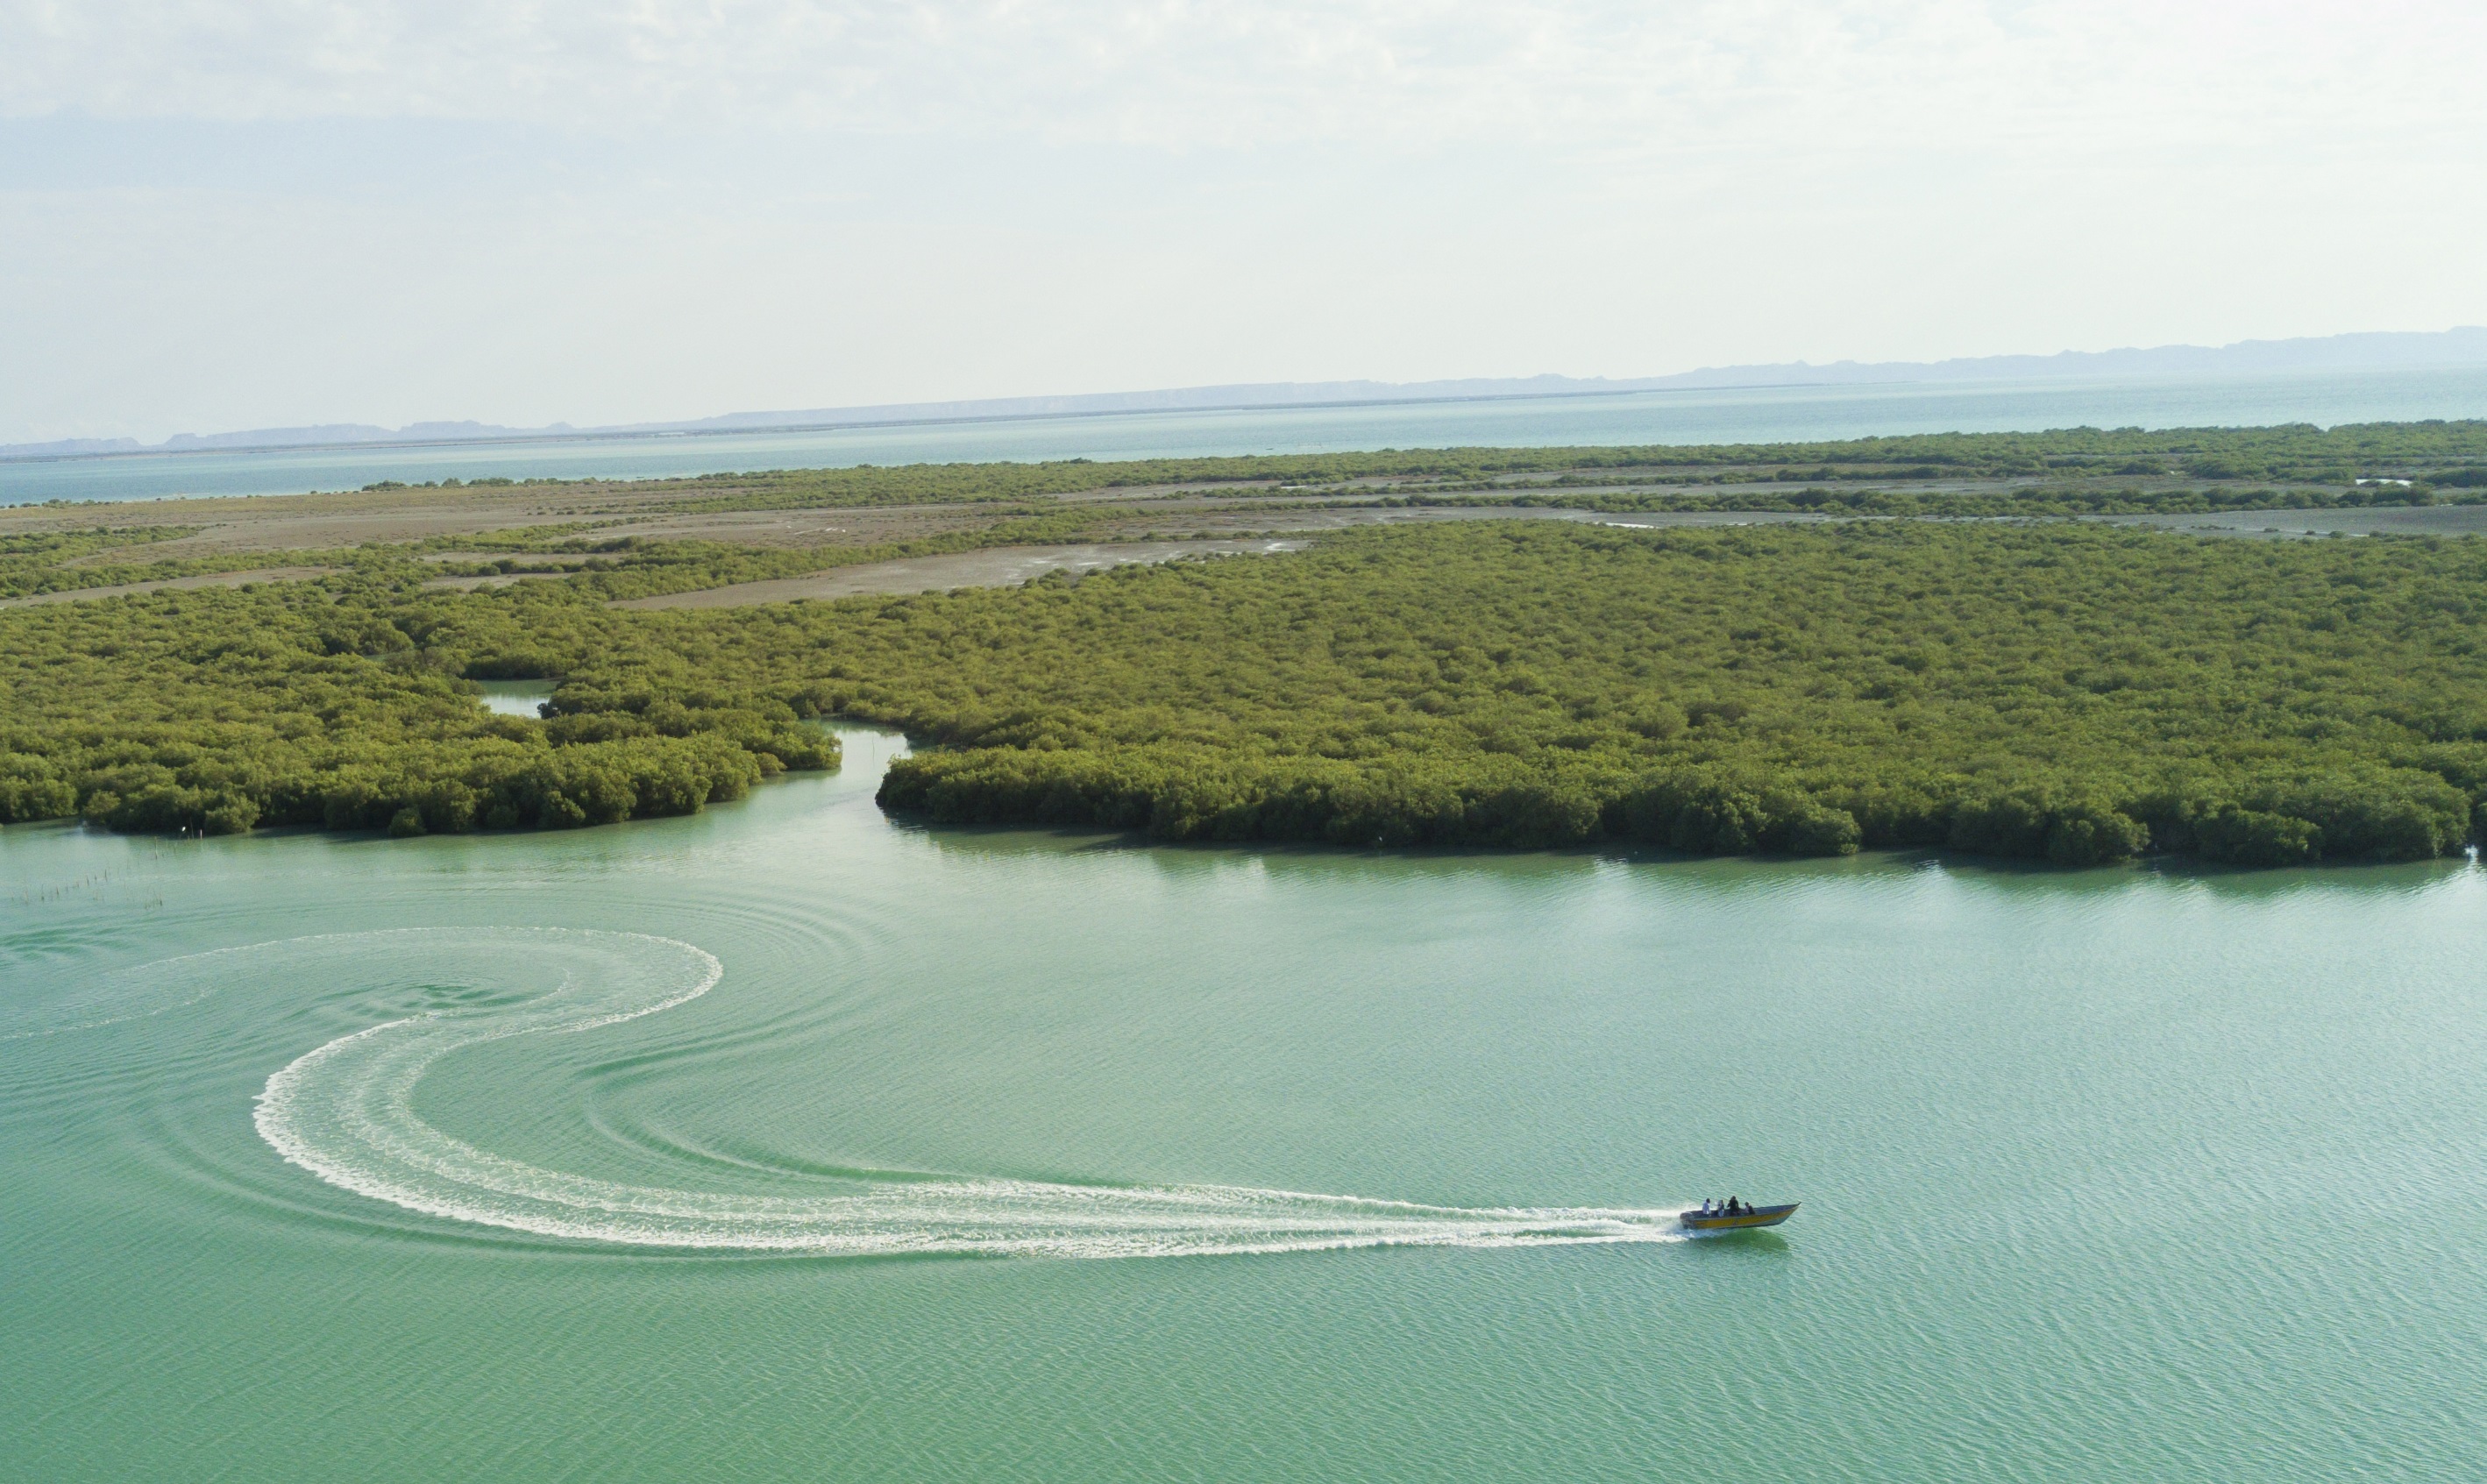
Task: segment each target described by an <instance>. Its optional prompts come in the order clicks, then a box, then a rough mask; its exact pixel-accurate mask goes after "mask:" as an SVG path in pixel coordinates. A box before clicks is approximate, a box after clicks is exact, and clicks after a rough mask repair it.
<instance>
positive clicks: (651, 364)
mask: <svg viewBox="0 0 2487 1484" xmlns="http://www.w3.org/2000/svg"><path fill="white" fill-rule="evenodd" d="M2481 57H2487V7H2482V6H2480V5H2479V4H2477V3H2476V0H2358V3H2354V4H2352V3H2333V0H2298V3H2293V4H2292V3H2288V0H2268V3H2260V4H2249V3H2245V0H2195V3H2188V0H2091V3H2047V0H2032V3H2000V0H1879V3H1871V4H1867V3H1842V0H1749V3H1743V4H1697V3H1672V0H1641V3H1637V4H1610V3H1602V0H1495V3H1483V0H1442V3H1427V0H1329V3H1324V4H1305V3H1300V0H1263V3H1241V0H1230V3H1227V4H1223V5H1209V4H1194V3H1185V0H1165V3H1096V4H1076V3H1054V0H990V3H949V0H913V3H900V0H816V3H796V0H631V3H624V4H605V5H591V4H586V3H576V0H489V3H488V0H420V3H417V0H403V3H386V0H258V3H249V0H154V3H147V0H0V441H16V440H22V439H31V438H39V437H59V436H69V435H94V434H135V435H138V436H143V437H149V438H155V437H161V436H162V435H164V434H168V433H172V432H179V431H195V432H209V431H218V430H225V429H234V428H247V427H262V426H269V425H278V424H295V423H308V422H321V421H361V422H378V423H387V424H392V425H394V424H399V423H403V422H406V421H410V420H414V419H419V418H454V417H474V418H481V419H485V420H488V421H493V422H504V423H521V424H531V423H541V422H547V421H552V420H555V419H562V420H568V421H571V422H574V423H596V422H614V421H625V420H635V419H655V418H670V417H687V416H698V415H704V414H709V413H715V412H724V411H732V410H741V409H756V408H772V407H805V406H835V405H842V404H854V403H869V402H891V401H908V400H918V399H932V398H953V397H975V396H1002V395H1016V394H1022V393H1046V392H1076V391H1105V390H1123V389H1132V388H1142V387H1154V386H1172V385H1187V384H1198V383H1203V382H1221V381H1247V380H1299V379H1327V378H1348V377H1377V378H1389V379H1418V378H1433V377H1448V376H1508V375H1529V374H1533V373H1537V372H1546V371H1553V372H1562V373H1567V374H1571V375H1580V376H1591V375H1609V376H1635V375H1650V374H1657V373H1663V372H1669V371H1678V370H1684V369H1688V368H1691V367H1693V366H1698V365H1703V364H1718V363H1727V362H1742V361H1765V360H1787V359H1799V358H1802V359H1811V360H1828V359H1837V358H1843V357H1848V358H1857V359H1872V360H1884V359H1925V358H1935V357H1941V356H1946V355H1961V354H1980V353H1987V352H1998V351H2047V350H2062V349H2068V348H2073V349H2105V348H2109V347H2113V346H2120V345H2135V344H2162V343H2168V342H2194V343H2221V342H2224V341H2229V340H2235V339H2240V338H2247V337H2274V336H2286V335H2310V334H2328V333H2333V332H2336V331H2342V330H2357V329H2441V328H2444V327H2446V326H2448V325H2452V324H2458V323H2475V322H2482V321H2487V272H2482V271H2481V264H2482V262H2487V78H2482V73H2481V71H2480V69H2479V59H2480V58H2481Z"/></svg>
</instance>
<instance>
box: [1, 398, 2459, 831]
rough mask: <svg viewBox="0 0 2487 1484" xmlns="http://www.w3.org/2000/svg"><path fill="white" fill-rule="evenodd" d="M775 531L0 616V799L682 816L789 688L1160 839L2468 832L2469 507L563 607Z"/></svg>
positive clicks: (1349, 548) (957, 806)
mask: <svg viewBox="0 0 2487 1484" xmlns="http://www.w3.org/2000/svg"><path fill="white" fill-rule="evenodd" d="M2050 436H2056V435H2050ZM2100 436H2102V437H2106V436H2110V435H2104V434H2102V435H2100ZM1893 441H1899V440H1893ZM1049 521H1050V518H1043V523H1039V524H1035V525H1032V526H1031V527H1030V529H1044V530H1049V529H1051V525H1050V523H1049ZM947 539H948V538H944V540H947ZM818 555H819V554H818V553H812V555H811V558H810V559H812V560H815V561H817V559H818ZM790 560H793V558H789V557H788V556H786V554H784V553H757V554H753V553H747V552H746V553H741V554H738V553H737V552H736V551H734V550H732V549H726V548H708V547H691V546H666V547H624V548H619V549H618V550H617V552H616V553H615V554H614V555H613V557H612V559H611V562H610V563H609V565H605V566H603V567H601V570H598V571H592V572H585V573H581V574H576V575H574V576H571V577H568V578H562V579H558V580H546V581H536V582H528V583H523V584H518V585H516V586H513V587H510V588H507V589H501V590H495V591H488V592H478V593H449V592H442V591H439V590H436V589H426V588H424V587H423V586H422V585H421V584H422V581H423V579H424V578H426V577H428V576H430V575H432V574H434V573H435V572H437V570H438V568H437V566H436V565H423V564H417V563H415V562H412V561H410V560H406V559H405V558H403V557H395V558H392V557H389V556H387V555H385V554H384V553H371V552H366V553H363V554H362V555H361V556H360V557H358V558H357V560H356V562H355V564H354V566H353V568H352V570H351V571H349V572H346V573H343V574H340V575H338V576H335V577H332V578H328V579H325V580H323V581H321V582H318V583H309V584H304V583H290V584H271V585H267V586H264V587H260V588H255V589H245V590H240V591H200V592H188V593H179V594H173V593H165V594H156V595H152V596H147V597H139V598H125V599H115V600H109V601H104V602H84V603H77V604H63V605H57V606H51V607H40V608H28V609H20V610H13V611H9V612H6V613H0V822H10V821H19V820H31V819H41V818H52V817H59V816H63V815H67V814H70V813H82V814H83V815H85V816H86V817H87V818H89V819H91V820H95V821H97V822H99V823H101V824H104V825H107V826H111V827H115V828H123V829H203V830H209V831H220V830H234V829H240V828H247V827H251V826H254V825H266V824H309V825H321V826H331V827H343V828H393V829H397V830H399V831H401V832H411V831H415V830H457V829H468V828H478V827H512V826H558V825H570V824H582V823H597V822H604V821H611V820H620V819H628V818H632V817H637V816H643V815H649V814H659V813H679V812H684V811H686V810H689V809H695V808H697V807H699V806H700V804H701V803H702V802H704V801H706V800H708V799H712V798H731V797H734V796H735V795H737V794H739V793H741V791H743V790H744V789H747V788H748V787H749V786H750V785H751V784H752V783H753V782H754V781H756V780H757V779H759V778H761V777H763V776H766V775H767V774H768V773H770V772H773V771H776V770H780V769H783V768H814V767H821V766H827V765H829V764H831V763H833V762H834V758H835V745H834V742H833V741H832V740H831V739H829V738H827V737H826V736H825V734H823V733H821V732H820V731H818V730H817V729H815V728H811V727H806V726H804V725H802V724H801V722H802V720H803V719H804V718H809V717H815V716H821V715H847V716H853V717H858V718H865V719H873V720H880V721H886V722H892V723H896V724H900V725H903V726H906V727H908V729H909V730H910V732H911V733H912V734H913V735H915V736H916V737H917V739H918V740H919V741H920V742H924V743H927V744H928V745H927V747H926V750H924V751H922V752H920V753H918V754H917V755H916V756H915V757H913V758H911V759H908V760H907V761H905V762H902V763H901V764H900V765H898V766H897V767H896V768H895V769H893V770H892V771H891V773H890V775H889V777H888V778H887V780H886V782H885V784H884V787H883V791H882V798H883V801H884V802H885V803H886V804H887V805H888V806H890V807H892V808H894V809H900V810H905V811H911V812H915V813H918V814H921V815H924V816H927V817H930V818H932V819H936V820H940V821H949V822H989V823H1040V824H1059V825H1069V826H1105V827H1113V828H1132V829H1144V830H1147V831H1150V832H1152V833H1154V834H1156V835H1159V836H1160V837H1165V838H1177V839H1184V838H1197V839H1236V840H1244V839H1300V840H1325V841H1332V842H1338V843H1345V844H1354V845H1371V844H1375V843H1381V844H1386V845H1409V844H1434V845H1475V846H1496V847H1531V846H1541V845H1556V844H1566V843H1576V842H1587V841H1598V840H1620V841H1640V842H1647V843H1651V844H1655V845H1662V846H1665V847H1669V848H1673V849H1678V850H1686V851H1695V852H1744V851H1765V852H1784V853H1795V854H1838V853H1842V852H1846V851H1851V850H1855V849H1858V848H1859V847H1860V846H1861V847H1868V848H1872V847H1884V846H1910V847H1942V848H1949V849H1956V850H1961V851H1967V852H1977V853H1983V854H2001V855H2014V856H2026V857H2038V858H2046V859H2052V860H2055V861H2058V862H2063V863H2067V864H2079V863H2085V862H2091V861H2099V860H2108V859H2114V858H2118V857H2122V856H2126V855H2131V854H2137V853H2140V852H2143V851H2150V850H2165V851H2176V852H2185V853H2191V854H2198V855H2201V856H2205V857H2208V858H2211V859H2216V860H2223V861H2233V862H2238V863H2243V864H2256V865H2267V864H2284V863H2289V862H2295V861H2305V860H2315V859H2409V858H2421V857H2426V856H2430V855H2436V854H2444V853H2446V852H2451V851H2456V850H2458V849H2459V848H2460V847H2461V846H2462V845H2463V844H2464V843H2465V842H2467V841H2470V840H2472V839H2473V838H2475V837H2476V836H2477V834H2478V832H2479V830H2480V827H2481V826H2482V824H2487V817H2483V816H2482V812H2481V806H2482V802H2483V801H2487V656H2482V654H2481V652H2480V640H2481V625H2482V620H2487V542H2480V541H2475V540H2469V539H2450V540H2445V539H2438V538H2426V539H2401V538H2373V539H2361V540H2338V541H2311V542H2249V541H2238V540H2217V539H2212V540H2205V539H2200V538H2194V537H2189V536H2180V535H2172V534H2168V533H2165V532H2154V531H2141V530H2131V529H2114V528H2107V527H2102V526H2097V525H2078V524H2040V525H2019V524H1995V523H1972V524H1949V523H1929V522H1918V521H1898V522H1895V521H1870V522H1847V523H1839V524H1832V525H1823V526H1780V527H1750V528H1739V529H1710V530H1674V531H1635V530H1623V529H1611V528H1598V527H1590V526H1575V525H1563V524H1555V523H1551V522H1544V521H1493V522H1473V523H1470V522H1462V523H1457V524H1440V525H1430V526H1421V527H1406V528H1396V529H1375V530H1362V531H1354V532H1347V533H1342V534H1337V535H1332V536H1327V537H1325V538H1324V539H1323V540H1322V542H1321V543H1320V545H1319V546H1316V547H1315V548H1314V549H1313V550H1312V551H1310V552H1307V553H1304V554H1301V555H1297V556H1290V557H1278V558H1241V559H1233V560H1226V561H1218V562H1210V563H1184V564H1178V565H1176V566H1173V567H1169V568H1161V569H1140V568H1127V569H1123V570H1120V571H1118V572H1115V573H1112V574H1101V575H1097V576H1092V577H1089V578H1086V579H1084V580H1079V581H1072V580H1067V579H1060V578H1056V579H1048V580H1046V581H1042V582H1038V583H1035V584H1032V585H1030V586H1028V587H1026V588H1022V589H1015V590H986V591H963V592H959V593H954V594H949V595H928V596H924V597H918V598H906V599H854V600H848V601H845V602H836V603H802V604H779V605H773V606H769V607H765V608H750V609H719V610H700V611H677V612H635V611H622V610H616V609H613V608H611V607H609V606H607V605H606V603H607V602H609V601H610V600H611V599H613V598H616V597H621V596H629V595H631V594H634V593H637V592H641V591H646V590H651V589H654V590H660V591H661V590H678V589H679V588H681V587H683V586H697V585H701V584H703V583H706V582H712V581H714V580H719V579H720V578H725V579H740V578H741V577H742V576H744V575H749V574H757V573H756V572H755V570H754V569H755V567H756V568H763V569H768V571H769V572H770V573H771V574H773V573H774V572H775V570H776V568H777V566H778V565H780V564H783V563H785V562H788V561H790ZM527 676H540V677H547V678H558V679H560V680H561V681H562V685H561V686H560V689H559V691H558V692H557V695H556V697H555V703H554V707H553V710H554V712H555V714H554V715H553V716H551V717H550V718H549V719H546V720H537V719H532V718H513V717H491V716H489V715H487V714H484V713H483V711H482V710H481V708H480V707H479V706H478V705H477V704H476V703H475V701H474V700H473V698H472V697H471V696H470V695H468V694H466V693H465V692H464V690H463V688H462V680H461V678H466V679H472V678H487V677H527Z"/></svg>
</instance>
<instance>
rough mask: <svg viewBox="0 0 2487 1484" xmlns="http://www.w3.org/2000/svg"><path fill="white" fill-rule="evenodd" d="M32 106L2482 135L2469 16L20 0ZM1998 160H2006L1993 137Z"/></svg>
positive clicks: (1578, 141) (2407, 3) (1115, 126)
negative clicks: (2435, 129) (2432, 129)
mask: <svg viewBox="0 0 2487 1484" xmlns="http://www.w3.org/2000/svg"><path fill="white" fill-rule="evenodd" d="M0 39H5V42H6V44H5V45H0V58H5V59H7V60H5V61H0V99H5V106H6V107H7V108H8V109H10V110H11V111H13V112H17V113H30V112H42V111H48V110H55V109H78V110H83V111H86V112H89V113H93V114H98V115H105V116H125V115H176V116H196V117H205V118H217V119H261V118H305V117H321V116H331V115H344V116H391V117H421V118H444V119H465V120H501V121H523V122H529V123H537V124H549V125H554V126H566V127H589V128H598V127H641V126H648V125H650V124H665V123H678V124H682V123H690V124H700V125H707V126H716V125H734V126H767V127H771V128H785V127H826V128H836V129H856V128H861V129H874V130H889V131H921V132H934V133H943V134H962V135H970V136H972V135H977V134H988V133H1003V132H1019V131H1026V130H1035V131H1038V132H1040V133H1042V134H1044V135H1046V136H1048V137H1050V138H1054V139H1058V140H1081V141H1114V142H1121V143H1145V144H1151V145H1166V146H1174V147H1179V148H1180V147H1193V146H1219V147H1234V146H1237V145H1243V144H1261V143H1271V142H1279V141H1301V140H1323V141H1332V142H1342V141H1355V142H1363V143H1373V142H1385V141H1387V142H1399V143H1411V144H1423V143H1433V142H1439V141H1444V140H1452V139H1463V138H1474V137H1479V136H1489V135H1491V136H1495V137H1502V138H1514V137H1518V138H1527V139H1533V140H1539V141H1546V142H1560V143H1568V144H1572V145H1578V146H1584V147H1590V148H1598V149H1609V148H1614V147H1616V146H1618V145H1619V144H1623V143H1625V142H1626V141H1631V142H1633V143H1636V144H1638V145H1640V146H1641V147H1644V148H1646V147H1648V146H1650V145H1656V146H1658V147H1661V148H1664V147H1669V146H1676V147H1681V146H1688V145H1693V144H1700V143H1705V142H1706V143H1719V142H1722V141H1723V142H1729V143H1734V142H1738V141H1743V142H1751V141H1752V140H1754V139H1755V138H1756V136H1759V137H1760V138H1764V139H1768V138H1797V137H1802V136H1803V135H1804V134H1805V132H1806V131H1807V130H1809V129H1812V128H1818V127H1823V126H1836V127H1838V128H1839V129H1841V130H1842V131H1843V133H1844V134H1845V135H1846V136H1848V137H1849V138H1850V139H1851V140H1852V141H1854V142H1857V143H1860V144H1863V143H1873V142H1881V143H1886V144H1897V143H1902V142H1907V143H1914V144H1917V145H1940V144H1944V143H1951V144H1959V143H1963V142H1965V141H1966V139H1967V138H1969V137H1971V136H1965V135H1964V134H1963V133H1962V132H1960V131H1961V130H1964V129H1969V128H1983V129H1990V130H1992V129H1999V130H2001V131H2002V133H2003V134H2004V135H2005V136H2006V137H2017V138H2020V139H2022V140H2025V141H2027V142H2031V143H2036V144H2043V145H2047V146H2050V147H2058V146H2062V147H2073V148H2079V147H2081V146H2082V144H2083V143H2084V142H2086V143H2087V144H2088V145H2091V146H2095V145H2097V144H2100V143H2104V142H2109V141H2112V140H2116V139H2124V140H2130V141H2147V140H2164V138H2165V137H2166V130H2167V129H2169V128H2170V127H2175V128H2178V129H2180V130H2181V131H2182V132H2183V133H2185V134H2187V135H2192V136H2209V137H2220V136H2222V135H2226V136H2228V137H2231V138H2248V139H2256V140H2267V139H2269V138H2270V136H2271V131H2272V130H2273V129H2274V128H2275V127H2279V128H2282V129H2285V130H2288V131H2290V132H2293V133H2294V132H2307V131H2314V130H2320V129H2322V128H2325V127H2333V128H2336V127H2343V126H2347V127H2352V128H2354V129H2355V130H2357V131H2358V132H2360V133H2371V132H2372V131H2374V130H2375V129H2376V128H2377V127H2378V126H2383V127H2387V128H2389V127H2392V126H2423V125H2425V124H2426V123H2427V122H2428V121H2430V120H2431V121H2433V122H2435V123H2436V124H2438V125H2441V126H2443V127H2444V128H2445V130H2447V131H2448V130H2449V128H2450V127H2451V126H2454V125H2455V123H2456V122H2457V121H2460V120H2465V119H2466V120H2470V121H2473V122H2474V121H2475V120H2476V118H2477V117H2478V113H2479V105H2478V103H2477V102H2476V101H2475V100H2476V98H2477V96H2478V89H2477V88H2476V86H2475V80H2474V77H2475V73H2474V59H2475V58H2476V57H2477V56H2479V55H2480V54H2481V51H2482V45H2481V43H2482V42H2487V12H2482V11H2481V10H2480V9H2479V8H2478V7H2476V6H2474V5H2471V4H2456V3H2445V0H2363V3H2359V4H2347V3H2335V0H2301V3H2298V4H2295V5H2267V4H2249V3H2244V0H2210V3H2198V0H2197V3H2194V4H2191V5H2187V4H2182V3H2175V4H2169V3H2137V0H2086V3H2065V0H2036V3H2026V4H2002V3H1992V0H1875V3H1860V0H1746V3H1736V4H1721V3H1712V0H1671V3H1670V0H1657V3H1639V4H1614V3H1601V0H1506V3H1497V4H1480V3H1472V0H1462V3H1443V0H1430V3H1429V0H1364V3H1360V4H1359V3H1352V0H1350V3H1304V0H1264V3H1258V4H1248V5H1239V4H1211V3H1203V0H1154V3H1148V0H1143V3H1133V0H1102V3H1089V4H1077V3H1072V4H1062V3H1031V0H967V3H960V0H951V3H902V0H844V3H835V0H833V3H800V0H638V3H635V4H627V5H619V6H616V5H607V4H594V3H585V0H537V3H531V4H530V3H516V4H513V3H493V0H327V3H319V0H294V3H291V4H287V3H268V0H187V3H183V0H154V3H128V0H123V3H113V0H100V3H89V4H77V5H70V4H64V3H59V0H9V3H7V4H6V5H0ZM1983 142H1984V143H1986V144H1989V145H1992V144H1993V143H1995V142H1996V140H1995V139H1994V138H1993V137H1992V136H1989V137H1988V138H1986V139H1985V140H1984V141H1983Z"/></svg>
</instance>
